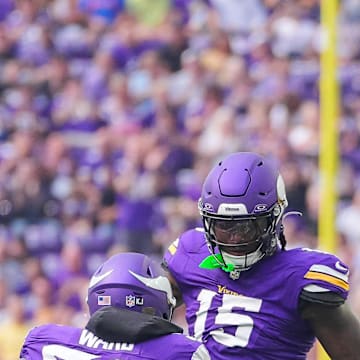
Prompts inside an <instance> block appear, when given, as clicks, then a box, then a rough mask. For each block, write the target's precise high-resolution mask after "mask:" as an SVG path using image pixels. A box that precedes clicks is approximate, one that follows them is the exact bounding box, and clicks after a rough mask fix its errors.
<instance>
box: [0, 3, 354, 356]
mask: <svg viewBox="0 0 360 360" xmlns="http://www.w3.org/2000/svg"><path fill="white" fill-rule="evenodd" d="M338 21H339V31H338V38H339V43H338V55H339V73H338V78H339V84H340V89H341V113H340V121H339V129H338V132H339V146H340V151H341V162H340V168H339V173H338V177H337V187H338V198H339V203H338V210H337V223H336V227H337V229H338V242H339V247H338V252H337V255H338V256H340V257H341V258H342V259H343V260H344V261H345V262H347V263H348V264H349V265H350V266H351V268H352V275H351V282H352V293H351V296H350V299H349V301H350V303H351V305H352V306H353V308H354V310H355V311H356V313H357V314H358V315H359V316H360V285H359V284H360V226H359V224H360V97H359V96H360V62H359V61H360V39H359V38H360V3H359V2H358V1H356V0H343V1H341V2H340V8H339V19H338ZM320 46H321V29H320V9H319V1H317V0H287V1H281V0H241V1H238V0H226V1H223V0H207V1H205V0H152V1H149V0H52V1H50V0H0V359H1V360H14V359H16V358H17V357H18V351H19V347H20V344H21V343H22V341H23V339H24V337H25V335H26V333H27V331H28V329H29V327H31V326H33V325H36V324H41V323H46V322H56V323H62V324H72V325H76V326H82V325H83V324H85V323H86V321H87V317H86V311H87V310H86V306H85V302H84V299H85V294H86V288H87V283H88V278H89V275H90V274H91V273H92V272H93V271H94V270H95V269H96V268H97V266H98V265H99V264H100V262H102V261H103V260H104V259H105V258H106V257H108V256H109V255H110V254H112V253H115V252H118V251H123V250H129V251H141V252H145V253H147V254H149V255H151V256H152V257H154V258H155V259H158V260H160V259H161V256H162V253H163V252H164V250H165V249H166V248H167V246H168V245H169V244H170V243H171V242H172V241H173V240H175V239H176V238H177V236H178V235H179V234H180V233H181V232H182V231H184V230H186V229H187V228H189V227H192V226H194V225H200V224H201V223H200V216H199V214H198V211H197V199H198V197H199V195H200V189H201V184H202V182H203V180H204V178H205V176H206V175H207V172H208V171H209V169H210V168H211V167H212V165H213V164H214V163H215V162H216V161H217V160H218V159H219V158H220V157H221V156H223V155H225V154H228V153H229V152H233V151H255V152H259V153H262V154H265V155H267V156H268V157H271V158H272V159H273V161H274V162H276V163H277V164H278V166H279V168H280V171H281V172H282V174H283V177H284V179H285V183H286V186H287V194H288V200H289V204H290V206H289V208H288V211H290V210H298V211H301V212H303V216H302V217H288V218H287V219H286V220H285V231H286V237H287V240H288V247H295V246H306V247H310V248H316V247H317V218H318V205H319V171H318V153H319V94H318V80H319V71H320V69H319V52H320ZM284 271H286V269H284ZM175 320H176V321H177V322H179V323H180V324H183V325H184V320H183V318H182V313H181V312H178V314H177V317H176V318H175Z"/></svg>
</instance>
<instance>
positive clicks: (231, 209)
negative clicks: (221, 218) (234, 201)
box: [225, 206, 240, 211]
mask: <svg viewBox="0 0 360 360" xmlns="http://www.w3.org/2000/svg"><path fill="white" fill-rule="evenodd" d="M239 210H240V209H239V208H238V207H229V206H227V207H226V208H225V211H239Z"/></svg>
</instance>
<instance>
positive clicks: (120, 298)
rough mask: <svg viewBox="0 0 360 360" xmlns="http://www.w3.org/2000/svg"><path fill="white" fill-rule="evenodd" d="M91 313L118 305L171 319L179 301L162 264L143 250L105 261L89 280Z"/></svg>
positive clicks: (118, 306) (122, 254)
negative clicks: (159, 264) (158, 263)
mask: <svg viewBox="0 0 360 360" xmlns="http://www.w3.org/2000/svg"><path fill="white" fill-rule="evenodd" d="M87 304H88V307H89V312H90V315H92V314H93V313H94V312H95V311H97V310H98V309H100V308H102V307H103V306H109V305H111V306H115V307H117V308H122V309H128V310H133V311H138V312H144V313H150V314H154V315H156V316H159V317H162V318H164V319H168V320H170V319H171V316H172V312H173V309H174V307H175V304H176V300H175V298H174V296H173V294H172V290H171V285H170V282H169V280H168V279H167V278H166V277H165V276H164V275H163V273H162V271H161V269H160V267H159V266H158V265H157V264H156V263H155V262H153V261H152V260H151V259H150V258H149V257H148V256H146V255H143V254H140V253H120V254H117V255H114V256H112V257H111V258H110V259H108V260H107V261H105V263H104V264H102V265H101V266H100V267H99V268H98V269H97V270H96V272H95V273H94V275H93V276H92V278H91V279H90V282H89V287H88V296H87Z"/></svg>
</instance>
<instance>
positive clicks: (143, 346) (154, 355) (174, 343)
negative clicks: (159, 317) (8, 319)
mask: <svg viewBox="0 0 360 360" xmlns="http://www.w3.org/2000/svg"><path fill="white" fill-rule="evenodd" d="M43 359H48V360H50V359H51V360H75V359H76V360H93V359H94V360H95V359H96V360H120V359H121V360H135V359H149V360H151V359H154V360H155V359H156V360H158V359H163V360H210V358H209V355H208V352H207V351H206V349H205V347H204V345H203V344H201V343H200V342H198V341H195V340H194V339H193V338H190V337H187V336H185V335H183V334H175V333H174V334H169V335H165V336H161V337H158V338H156V339H151V340H148V341H145V342H142V343H138V344H128V343H113V342H112V343H109V342H106V341H103V340H101V339H99V338H98V337H97V336H95V335H94V334H93V333H92V332H90V331H88V330H86V329H80V328H76V327H70V326H61V325H53V324H51V325H42V326H39V327H35V328H33V329H32V330H31V331H30V332H29V334H28V336H27V337H26V339H25V342H24V344H23V347H22V349H21V353H20V360H43Z"/></svg>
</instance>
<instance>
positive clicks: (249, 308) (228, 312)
mask: <svg viewBox="0 0 360 360" xmlns="http://www.w3.org/2000/svg"><path fill="white" fill-rule="evenodd" d="M208 255H209V250H208V247H207V244H206V240H205V233H204V230H203V229H195V230H190V231H188V232H185V233H184V234H183V235H182V236H181V237H180V238H179V239H177V240H176V241H175V242H174V243H173V244H172V245H170V247H169V249H168V251H167V252H166V254H165V259H164V263H165V264H167V266H168V269H169V271H170V273H171V274H172V276H173V277H174V279H175V280H176V281H177V284H178V285H179V288H180V290H181V292H182V295H183V299H184V302H185V304H186V319H187V322H188V326H189V332H190V334H191V335H193V336H194V337H195V338H197V339H198V340H202V341H203V342H204V343H205V345H206V347H207V348H208V350H209V352H210V355H211V358H212V359H215V360H216V359H219V360H224V359H235V358H236V359H242V360H246V359H252V360H254V359H262V360H264V359H274V360H275V359H292V360H295V359H306V353H307V352H308V351H309V350H310V348H311V347H312V345H313V343H314V340H315V337H314V333H313V332H312V331H311V329H310V328H309V326H308V324H307V323H306V322H305V321H304V320H303V319H302V318H301V316H300V314H299V311H298V301H299V295H300V293H301V291H302V289H305V290H306V291H308V292H324V291H331V292H335V293H336V294H338V295H340V296H341V297H342V298H344V299H346V297H347V294H348V290H349V285H348V273H349V271H348V268H347V267H346V266H345V265H344V264H343V263H342V262H340V260H339V259H338V258H337V257H336V256H334V255H331V254H328V253H324V252H320V251H315V250H310V249H292V250H287V251H281V250H278V251H277V252H276V253H275V254H274V255H273V256H270V257H267V258H264V259H263V260H261V261H260V262H259V263H257V264H256V265H255V266H253V267H252V268H251V269H250V270H248V271H243V272H241V273H240V277H239V278H238V279H237V280H232V279H231V278H230V276H229V275H230V274H229V273H227V272H225V271H223V270H220V269H213V270H209V269H202V268H199V264H200V263H201V262H202V260H204V258H206V257H207V256H208Z"/></svg>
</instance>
